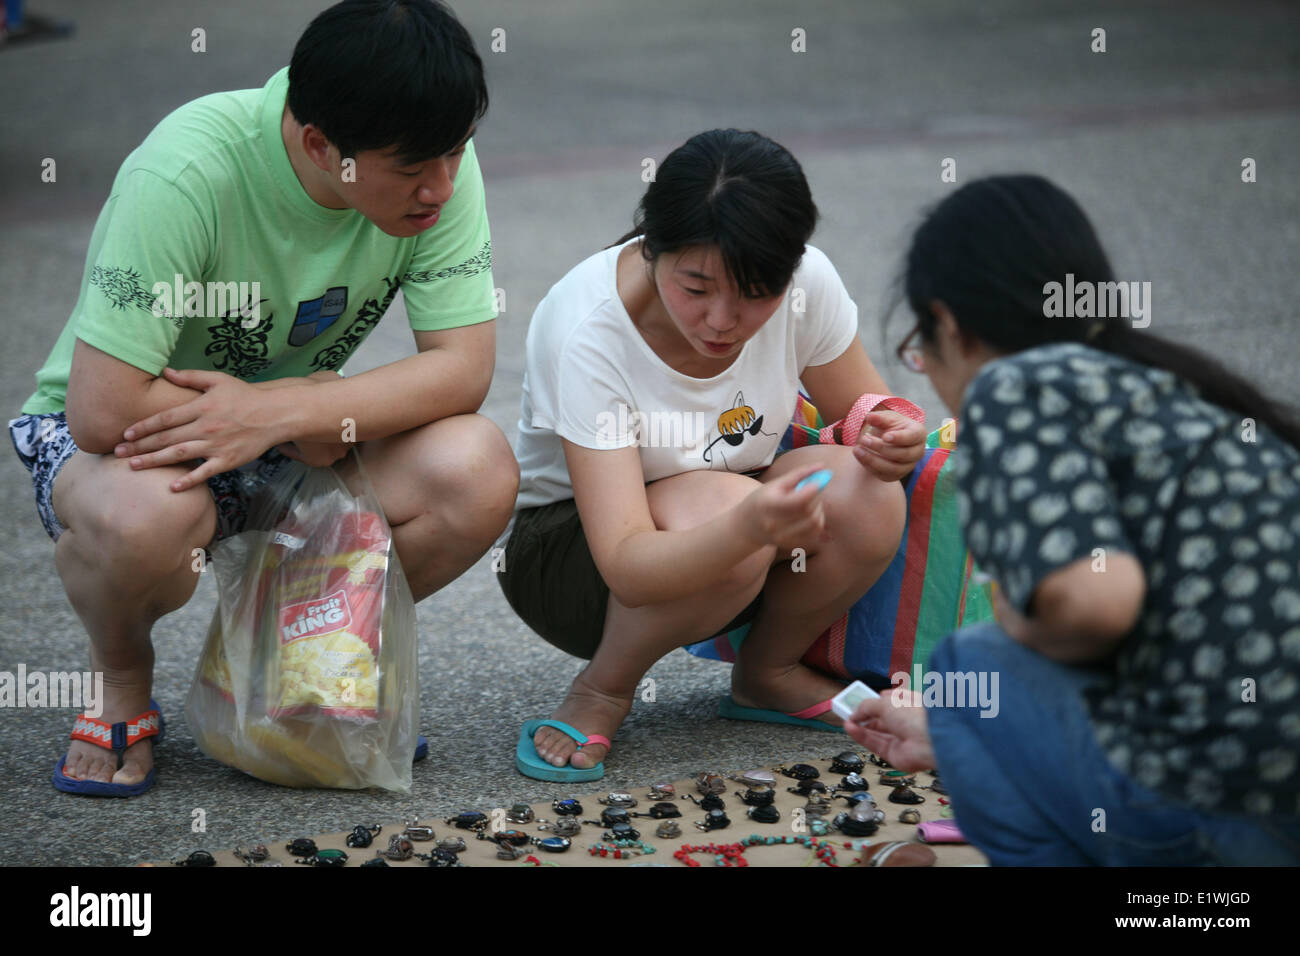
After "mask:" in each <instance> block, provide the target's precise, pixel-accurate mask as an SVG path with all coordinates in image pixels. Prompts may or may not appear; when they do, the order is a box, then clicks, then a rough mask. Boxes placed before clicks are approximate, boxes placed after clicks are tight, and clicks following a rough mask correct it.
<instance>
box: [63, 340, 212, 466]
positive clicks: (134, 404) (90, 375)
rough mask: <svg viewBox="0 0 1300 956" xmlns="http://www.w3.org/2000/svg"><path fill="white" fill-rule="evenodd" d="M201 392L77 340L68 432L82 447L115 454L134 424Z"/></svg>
mask: <svg viewBox="0 0 1300 956" xmlns="http://www.w3.org/2000/svg"><path fill="white" fill-rule="evenodd" d="M202 394H203V393H202V392H200V391H198V390H196V389H192V388H184V387H182V386H180V385H173V384H172V383H171V382H169V381H167V380H166V379H165V378H162V377H160V376H155V375H150V374H149V373H148V372H146V371H145V370H144V369H142V368H136V367H135V366H134V365H132V364H131V363H129V362H124V361H122V360H121V359H119V358H114V357H113V356H111V355H109V354H108V353H107V352H103V351H100V350H99V349H97V348H95V347H94V346H93V345H89V344H87V343H86V342H83V341H82V340H81V339H77V340H76V345H75V346H74V349H73V353H72V369H71V371H70V372H69V374H68V394H67V399H66V402H65V410H66V411H67V415H68V433H69V434H70V435H72V440H73V441H75V442H76V443H77V447H78V448H80V449H81V450H82V451H85V452H89V453H90V454H92V455H111V454H112V453H113V449H114V448H116V447H117V445H118V444H119V443H120V442H122V441H123V438H122V432H124V431H126V429H127V428H129V427H130V426H131V425H133V424H134V423H136V422H138V421H140V420H141V419H142V418H148V417H149V416H150V415H153V414H155V413H157V412H161V411H163V410H165V409H168V408H174V407H175V406H177V405H184V404H185V403H186V402H188V401H190V400H191V399H194V398H198V397H199V396H200V395H202Z"/></svg>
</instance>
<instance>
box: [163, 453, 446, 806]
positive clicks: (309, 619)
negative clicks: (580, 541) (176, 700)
mask: <svg viewBox="0 0 1300 956" xmlns="http://www.w3.org/2000/svg"><path fill="white" fill-rule="evenodd" d="M346 465H351V466H352V467H351V468H347V467H345V466H346ZM353 474H355V475H356V476H357V477H356V478H355V480H352V478H351V476H352V475H353ZM345 475H346V476H348V477H345ZM212 554H213V561H212V566H213V567H215V570H216V579H217V591H218V598H219V600H218V607H217V610H216V613H215V614H214V616H213V620H212V625H211V626H210V627H209V629H208V639H207V642H206V644H205V646H204V652H203V657H202V658H201V659H200V661H199V664H198V667H197V669H196V673H195V676H196V680H195V681H194V683H193V685H192V686H191V688H190V695H189V698H188V700H187V701H186V717H187V718H188V720H189V722H190V727H191V729H193V731H194V737H195V740H196V742H197V743H198V745H199V747H200V748H201V749H202V750H203V752H204V753H206V754H208V755H209V756H212V757H215V758H216V759H218V760H220V761H222V762H223V763H227V764H230V765H231V766H233V767H238V768H239V769H241V770H243V771H245V772H247V773H250V774H253V775H254V776H256V777H258V778H260V779H262V780H268V781H271V782H273V783H278V784H282V785H285V786H293V787H314V786H323V787H347V788H352V789H362V788H367V787H381V788H383V789H387V790H395V791H400V792H404V793H409V792H410V787H411V755H412V753H413V752H414V750H415V746H416V741H417V737H418V730H417V724H418V721H419V694H420V691H419V683H418V680H417V677H416V675H417V672H418V671H417V666H416V664H417V659H416V625H415V604H414V602H413V601H412V599H411V592H410V588H409V587H408V586H407V583H406V579H405V575H404V574H403V573H402V567H401V562H400V561H399V560H398V558H397V554H396V552H395V551H394V550H393V542H392V532H391V530H390V529H389V527H388V525H387V523H386V522H385V520H384V516H383V512H382V510H381V509H380V505H379V501H378V498H377V497H376V495H375V494H374V489H373V487H372V486H371V485H370V483H369V480H368V479H367V478H366V477H365V473H364V469H363V468H362V465H361V462H360V457H359V456H358V455H357V454H356V453H355V452H353V453H352V454H351V455H350V456H349V457H348V459H347V461H346V462H341V463H339V465H338V466H336V467H318V468H312V467H308V466H305V465H298V464H295V465H294V466H292V467H290V468H286V469H284V470H283V471H282V472H281V473H279V474H277V475H276V476H275V478H273V479H272V481H271V482H270V483H269V484H268V485H267V486H266V487H265V488H264V489H263V491H262V492H261V493H260V494H259V498H258V500H257V502H255V503H254V507H253V508H252V509H251V511H250V517H249V523H248V526H247V527H246V529H245V530H244V531H241V532H240V533H238V534H235V535H232V536H230V537H228V538H225V539H223V540H222V541H221V542H219V543H218V544H217V545H215V546H214V549H213V552H212Z"/></svg>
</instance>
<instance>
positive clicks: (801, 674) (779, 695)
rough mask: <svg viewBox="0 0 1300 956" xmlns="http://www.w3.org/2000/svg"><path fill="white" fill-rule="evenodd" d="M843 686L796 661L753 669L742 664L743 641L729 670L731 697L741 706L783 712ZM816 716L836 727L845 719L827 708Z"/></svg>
mask: <svg viewBox="0 0 1300 956" xmlns="http://www.w3.org/2000/svg"><path fill="white" fill-rule="evenodd" d="M844 687H845V685H844V684H843V683H841V682H840V681H837V680H835V679H834V678H833V677H827V676H826V675H825V674H819V673H817V672H816V671H814V670H813V669H812V668H810V667H807V666H805V665H803V664H795V665H794V666H793V667H791V668H789V669H788V670H785V671H782V672H779V673H776V672H766V673H755V672H754V669H753V668H750V667H747V666H746V665H745V664H744V657H743V645H742V653H741V655H739V656H738V657H737V660H736V664H735V666H734V667H733V668H732V671H731V699H732V700H734V701H735V702H736V703H737V704H739V705H740V706H741V707H756V708H758V709H760V710H779V711H780V712H781V713H783V714H795V713H798V712H799V711H801V710H806V709H808V708H809V707H812V706H813V705H814V704H820V703H821V702H822V701H826V700H829V699H830V698H832V697H834V696H835V695H836V694H838V693H839V692H840V691H842V690H843V689H844ZM816 719H817V720H820V721H823V722H825V723H827V724H831V725H833V726H836V727H838V726H840V725H841V724H843V723H844V721H843V720H841V719H840V718H839V717H837V716H836V715H835V714H834V712H832V711H829V710H828V711H826V713H824V714H821V715H819V716H818V717H817V718H816Z"/></svg>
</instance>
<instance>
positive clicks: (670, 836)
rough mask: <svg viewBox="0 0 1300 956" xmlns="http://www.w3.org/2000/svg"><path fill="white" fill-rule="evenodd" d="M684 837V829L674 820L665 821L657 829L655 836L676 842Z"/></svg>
mask: <svg viewBox="0 0 1300 956" xmlns="http://www.w3.org/2000/svg"><path fill="white" fill-rule="evenodd" d="M681 835H682V828H681V826H679V825H678V824H677V823H675V822H674V821H672V820H665V821H664V822H663V823H661V824H659V826H658V827H656V828H655V836H657V837H659V839H661V840H675V839H677V837H679V836H681Z"/></svg>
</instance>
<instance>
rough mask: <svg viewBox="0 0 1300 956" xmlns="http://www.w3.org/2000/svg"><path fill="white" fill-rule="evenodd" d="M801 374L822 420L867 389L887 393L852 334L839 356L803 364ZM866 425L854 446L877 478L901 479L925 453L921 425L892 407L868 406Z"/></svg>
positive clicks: (835, 417)
mask: <svg viewBox="0 0 1300 956" xmlns="http://www.w3.org/2000/svg"><path fill="white" fill-rule="evenodd" d="M800 379H801V381H802V382H803V385H804V388H806V389H807V390H808V397H809V398H811V399H812V403H813V404H814V405H816V406H817V412H818V414H820V415H821V417H822V421H823V422H826V423H827V424H830V423H831V422H835V421H839V420H840V419H841V418H843V417H844V416H845V415H847V414H848V412H849V409H850V408H852V407H853V403H854V402H855V401H857V400H858V398H859V397H860V396H861V395H864V394H866V393H867V392H875V393H878V394H884V395H888V394H890V392H889V386H888V385H886V384H885V380H884V379H883V378H881V376H880V373H879V372H878V371H876V367H875V366H874V365H873V364H872V363H871V359H870V357H869V356H868V355H867V350H866V349H864V348H863V347H862V341H861V340H860V339H856V338H855V339H854V340H853V344H852V345H850V346H849V347H848V348H847V349H845V351H844V352H843V354H841V355H840V357H839V358H837V359H835V360H834V361H831V362H827V363H826V364H825V365H810V366H808V367H807V368H805V369H804V370H803V373H802V374H801V375H800ZM867 425H869V426H870V427H868V428H863V429H862V431H861V432H860V433H859V435H858V440H857V443H856V445H855V447H854V455H855V457H856V458H857V460H858V461H859V462H860V463H861V464H862V466H863V467H864V468H868V469H870V470H871V471H872V473H874V474H875V475H876V476H877V477H878V478H880V479H881V480H882V481H899V480H902V479H905V478H906V477H907V476H908V475H910V474H911V473H912V468H913V466H914V465H915V464H916V463H917V462H918V461H920V459H921V456H922V455H923V454H925V440H926V432H925V426H924V425H922V424H921V423H920V422H915V421H912V420H911V419H910V418H908V417H907V416H905V415H900V414H898V413H897V412H891V411H879V412H872V413H871V414H870V415H869V416H867Z"/></svg>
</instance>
